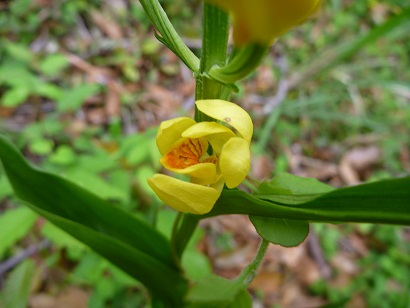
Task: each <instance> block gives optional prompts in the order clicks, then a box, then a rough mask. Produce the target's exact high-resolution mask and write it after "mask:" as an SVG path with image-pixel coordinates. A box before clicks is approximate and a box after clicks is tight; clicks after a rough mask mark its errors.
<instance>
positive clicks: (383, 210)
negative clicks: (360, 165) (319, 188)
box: [201, 177, 410, 225]
mask: <svg viewBox="0 0 410 308" xmlns="http://www.w3.org/2000/svg"><path fill="white" fill-rule="evenodd" d="M409 187H410V177H406V178H399V179H390V180H383V181H378V182H372V183H367V184H361V185H357V186H352V187H346V188H340V189H335V190H332V191H329V192H326V193H323V194H321V195H316V198H315V199H313V200H310V201H306V202H303V203H300V200H303V199H304V198H306V194H304V193H303V192H304V191H302V194H301V195H302V196H298V193H297V190H296V188H292V189H291V191H296V192H295V193H294V195H287V194H288V193H289V192H286V194H285V193H284V192H283V191H282V192H281V193H282V194H283V197H280V200H281V201H282V202H283V203H282V202H281V203H278V202H274V201H271V200H269V199H272V200H273V199H274V198H276V197H277V196H276V194H277V192H278V191H275V192H274V193H272V196H269V195H268V194H267V192H266V191H264V192H265V194H264V195H250V194H248V193H245V192H243V191H240V190H223V191H222V194H221V197H220V198H219V199H218V201H217V202H216V204H215V206H214V208H213V209H212V211H211V212H210V213H208V214H206V215H203V216H201V218H205V217H212V216H217V215H224V214H245V215H253V216H262V217H272V218H285V219H295V220H308V221H315V222H319V221H320V222H371V223H388V224H402V225H410V189H409ZM275 189H276V188H275ZM261 197H263V199H268V200H267V201H266V200H262V198H261ZM311 197H312V196H309V198H311ZM309 198H307V200H309ZM295 200H296V202H295Z"/></svg>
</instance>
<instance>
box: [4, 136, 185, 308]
mask: <svg viewBox="0 0 410 308" xmlns="http://www.w3.org/2000/svg"><path fill="white" fill-rule="evenodd" d="M0 159H1V160H2V162H3V166H4V169H5V171H6V173H7V175H8V178H9V181H10V183H11V184H12V186H13V188H14V191H15V193H16V195H17V196H18V197H19V198H20V199H22V200H24V201H26V202H27V205H28V206H29V207H30V208H32V209H33V210H35V211H36V212H38V213H39V214H40V215H42V216H44V217H45V218H47V219H48V220H49V221H51V222H52V223H54V224H55V225H56V226H58V227H59V228H61V229H63V230H64V231H66V232H67V233H69V234H70V235H72V236H74V237H75V238H77V239H79V240H80V241H82V242H83V243H85V244H86V245H88V246H89V247H91V248H92V249H94V250H95V251H96V252H98V253H99V254H101V255H102V256H104V257H105V258H106V259H108V260H109V261H111V262H112V263H113V264H115V265H116V266H117V267H119V268H121V269H122V270H124V271H125V272H127V273H128V274H129V275H131V276H133V277H134V278H136V279H138V280H139V281H141V282H142V283H143V284H145V285H146V286H147V287H148V288H149V289H150V290H151V291H152V292H153V293H154V294H155V295H156V296H157V297H159V298H162V299H163V300H164V301H167V302H170V303H172V304H173V305H178V304H179V303H180V302H181V300H182V296H183V294H184V293H185V290H186V281H185V279H184V278H183V277H182V276H181V274H180V272H179V271H178V269H177V268H176V266H175V265H174V263H173V259H172V256H171V247H170V243H169V241H167V240H166V238H165V237H164V236H162V235H161V234H160V233H159V232H158V231H156V230H155V229H154V228H153V227H151V226H149V225H148V224H146V223H145V222H143V221H141V220H139V219H137V218H136V217H134V216H131V215H129V214H128V213H126V212H125V211H123V210H122V209H120V208H118V207H116V206H114V205H112V204H110V203H109V202H107V201H104V200H103V199H101V198H99V197H97V196H96V195H94V194H92V193H91V192H89V191H87V190H85V189H83V188H81V187H79V186H77V185H75V184H74V183H72V182H70V181H68V180H65V179H63V178H61V177H59V176H56V175H54V174H49V173H47V172H43V171H40V170H37V169H35V168H33V167H31V166H30V165H29V164H28V163H27V162H26V161H25V159H24V158H23V157H22V155H21V154H20V153H19V152H18V151H17V149H16V148H15V147H14V146H13V145H12V144H11V143H10V142H9V141H7V140H6V139H5V138H4V137H2V136H0Z"/></svg>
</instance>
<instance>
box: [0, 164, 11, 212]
mask: <svg viewBox="0 0 410 308" xmlns="http://www.w3.org/2000/svg"><path fill="white" fill-rule="evenodd" d="M0 170H1V169H0ZM11 195H13V189H12V188H11V186H10V183H9V181H8V179H7V177H6V176H5V175H3V174H0V201H1V200H3V198H5V197H8V196H11ZM0 219H1V218H0Z"/></svg>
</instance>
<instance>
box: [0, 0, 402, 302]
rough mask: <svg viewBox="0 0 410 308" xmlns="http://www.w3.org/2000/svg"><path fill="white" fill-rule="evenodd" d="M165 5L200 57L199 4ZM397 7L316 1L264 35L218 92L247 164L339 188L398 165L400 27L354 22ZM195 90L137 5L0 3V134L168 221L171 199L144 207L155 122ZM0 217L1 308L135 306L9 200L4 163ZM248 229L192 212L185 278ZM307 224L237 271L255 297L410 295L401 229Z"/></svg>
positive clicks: (222, 264)
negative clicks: (253, 55)
mask: <svg viewBox="0 0 410 308" xmlns="http://www.w3.org/2000/svg"><path fill="white" fill-rule="evenodd" d="M163 5H164V8H165V10H166V12H167V13H168V14H169V16H170V19H171V20H172V21H173V22H174V23H175V26H176V28H177V30H178V31H179V32H180V33H181V34H182V36H183V37H184V38H185V40H186V42H187V44H188V45H189V46H190V47H191V48H192V49H193V50H194V51H195V52H196V53H198V55H199V54H200V34H201V1H193V0H190V1H188V0H178V1H163ZM404 9H405V8H404V7H403V4H402V1H348V0H343V1H342V0H329V1H326V2H325V5H324V7H323V9H322V10H321V12H319V13H318V15H317V17H316V18H315V19H314V20H313V21H311V22H308V23H307V24H305V25H303V26H302V27H300V28H298V29H295V30H293V31H291V32H290V33H288V34H287V35H286V36H285V37H283V38H282V39H280V40H279V41H278V42H277V43H276V44H275V45H274V46H273V47H272V49H271V52H270V54H269V56H268V57H267V58H266V59H265V61H264V64H263V65H262V66H261V67H260V68H259V70H258V71H257V73H255V74H254V75H253V76H252V78H251V79H250V80H249V81H247V82H243V83H242V84H241V90H240V92H239V93H238V94H237V95H235V96H234V97H233V101H235V102H238V103H239V104H241V105H242V106H244V107H245V108H246V109H247V110H249V112H250V113H251V114H252V116H253V119H254V123H255V138H254V141H253V146H252V147H253V148H252V150H253V155H254V158H253V164H252V171H251V174H252V177H253V178H256V179H259V180H260V179H263V178H268V177H271V176H272V175H274V174H276V173H278V172H280V171H290V172H292V173H294V174H297V175H302V176H309V177H315V178H317V179H319V180H321V181H324V182H326V183H329V184H331V185H333V186H337V187H341V186H345V185H354V184H357V183H359V182H362V181H372V180H376V179H382V178H387V177H399V176H404V175H408V174H409V173H410V134H409V123H410V60H409V59H410V41H409V40H408V29H409V27H410V23H409V22H408V23H405V24H401V25H400V26H395V25H394V24H393V25H390V26H389V27H388V28H387V31H385V33H384V34H383V35H381V36H377V35H373V36H370V37H369V36H368V34H369V33H377V30H378V29H380V28H381V27H382V26H383V24H384V23H385V22H386V21H387V20H389V18H392V17H393V16H394V15H395V14H398V13H400V12H401V11H403V10H404ZM372 31H373V32H372ZM363 37H367V38H368V39H367V40H362V41H361V38H363ZM194 88H195V83H194V80H193V77H192V76H191V74H190V72H189V70H188V69H186V68H185V67H184V66H183V64H181V63H180V62H179V61H178V60H177V58H176V57H175V56H174V55H173V54H172V53H171V52H169V51H168V50H167V49H166V48H165V47H163V46H162V45H161V44H160V43H158V42H157V41H156V40H155V38H154V31H153V29H152V28H151V26H150V24H149V22H148V20H147V18H146V17H145V15H144V12H143V11H142V8H141V6H140V5H139V3H138V2H135V1H127V0H115V1H84V0H72V1H63V0H59V1H49V0H36V1H28V0H15V1H11V2H2V3H0V133H1V134H4V135H6V136H8V137H10V138H11V139H12V140H13V142H15V144H17V145H18V146H19V148H20V149H21V150H22V151H23V153H24V154H25V156H26V157H28V158H30V160H31V161H32V162H33V163H34V164H36V165H38V166H41V167H42V168H44V169H46V170H50V171H53V172H56V173H59V174H61V175H63V176H65V177H67V178H69V179H71V180H73V181H75V182H76V183H78V184H80V185H83V186H84V187H86V188H88V189H89V190H91V191H93V192H95V193H97V194H99V195H100V196H103V197H104V198H107V199H109V200H110V201H112V202H113V203H114V204H116V205H117V206H121V207H123V208H125V209H127V210H129V211H132V212H133V213H135V215H139V216H141V217H144V218H145V219H147V220H149V221H151V222H155V223H156V224H157V225H158V227H159V228H160V230H162V231H164V232H165V233H168V234H169V230H170V228H171V223H172V218H173V217H174V213H173V212H172V211H170V210H168V209H167V208H165V207H164V208H163V210H162V211H161V212H160V215H159V216H158V217H154V215H153V211H152V209H153V208H155V207H161V208H162V207H163V206H162V205H161V204H160V202H159V201H158V200H157V199H156V198H155V196H154V195H153V193H152V192H151V191H150V189H149V188H148V186H147V185H146V181H145V179H146V178H147V177H148V176H150V175H152V174H153V173H155V172H158V171H160V169H161V168H160V165H159V163H158V158H159V157H158V155H159V154H158V153H157V149H156V146H155V141H154V139H155V138H154V137H155V134H156V130H155V127H156V125H158V123H159V122H161V121H162V120H164V119H168V118H170V117H174V116H177V115H188V114H189V115H191V114H192V108H193V103H194V101H193V99H194V98H193V97H194V96H193V95H194ZM27 185H30V183H27ZM0 215H1V216H0V260H1V262H0V290H1V297H0V307H1V306H4V307H25V306H26V303H27V302H29V303H30V306H31V307H46V306H47V305H48V306H47V307H56V306H58V307H63V306H64V305H67V306H74V305H77V306H80V307H81V306H85V305H87V303H88V305H89V306H91V307H105V306H110V307H136V306H144V305H146V304H147V300H148V299H147V294H146V292H145V291H144V289H143V288H142V287H141V286H140V285H138V283H136V282H135V281H133V280H132V279H131V278H129V277H128V276H127V275H126V274H124V273H122V272H121V271H119V270H118V269H116V268H115V267H113V266H112V265H110V264H109V263H108V262H107V261H105V260H104V259H102V258H101V257H99V256H98V255H97V254H95V253H94V252H92V251H91V250H90V249H88V248H87V247H85V246H84V245H83V244H81V243H80V242H78V241H76V240H75V239H73V238H71V237H70V236H68V235H67V234H65V233H64V232H62V231H60V230H58V229H57V228H56V227H54V226H53V225H51V224H50V223H48V222H46V221H45V220H44V219H42V218H41V217H38V216H37V215H36V214H34V213H33V212H31V211H30V210H29V209H28V208H26V207H24V206H23V205H21V204H20V202H19V200H17V199H16V198H15V197H14V196H13V193H12V190H11V188H10V186H9V184H8V182H7V179H6V177H5V176H4V174H3V173H2V171H1V169H0ZM246 226H250V225H249V222H248V221H247V219H246V218H244V217H218V218H215V219H209V220H207V221H205V222H204V223H203V229H202V230H203V231H202V233H201V234H200V233H198V234H197V236H195V239H194V241H193V242H192V243H191V246H190V249H189V250H188V251H187V252H186V254H185V256H184V264H185V266H186V269H187V272H188V275H189V276H190V277H192V278H200V277H203V276H206V275H207V274H208V273H209V272H210V271H215V272H218V273H219V274H221V275H223V276H225V277H233V276H234V275H236V274H237V273H238V272H239V270H240V269H241V268H242V267H243V266H244V265H245V264H246V261H247V260H249V259H250V258H252V256H253V254H254V251H255V247H256V245H257V242H256V238H257V237H256V235H255V234H254V231H253V228H251V227H250V228H246ZM311 231H312V232H311V234H310V236H309V238H308V239H307V240H306V241H305V243H304V244H303V245H301V246H299V247H296V248H290V249H284V248H281V247H275V246H271V247H270V250H269V252H268V254H267V257H266V260H265V263H264V265H263V266H262V269H261V273H260V275H259V276H258V278H257V279H256V280H255V281H254V283H253V285H252V290H253V294H254V297H255V303H256V304H260V305H261V306H262V305H264V306H275V305H276V306H278V307H286V306H289V305H302V304H303V305H306V306H308V305H310V306H319V305H322V304H325V303H327V302H339V303H343V302H345V301H349V302H348V304H350V305H352V306H354V307H407V306H408V305H410V293H409V289H410V278H409V277H410V258H409V253H410V229H408V228H403V227H395V226H381V225H357V224H343V225H330V224H316V225H312V226H311Z"/></svg>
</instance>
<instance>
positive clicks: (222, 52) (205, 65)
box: [195, 2, 230, 122]
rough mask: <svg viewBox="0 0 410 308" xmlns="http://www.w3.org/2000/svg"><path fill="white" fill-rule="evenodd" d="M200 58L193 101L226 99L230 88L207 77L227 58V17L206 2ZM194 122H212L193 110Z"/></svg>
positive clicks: (224, 13)
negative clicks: (215, 66) (210, 71)
mask: <svg viewBox="0 0 410 308" xmlns="http://www.w3.org/2000/svg"><path fill="white" fill-rule="evenodd" d="M203 31H204V33H203V38H202V56H201V62H200V67H199V73H198V74H197V75H196V82H197V83H196V91H195V100H200V99H228V98H229V95H230V88H228V87H226V86H225V85H224V84H222V83H220V82H218V81H216V80H212V79H210V78H208V77H207V73H208V71H209V70H210V69H211V67H212V66H214V65H218V66H224V65H225V63H226V58H227V48H228V33H229V16H228V14H227V13H226V12H224V11H222V10H220V9H219V8H217V7H216V6H213V5H211V4H209V3H207V2H204V17H203ZM195 120H196V121H197V122H201V121H212V119H210V118H209V117H207V116H206V115H204V114H202V113H201V112H199V111H198V110H195Z"/></svg>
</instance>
